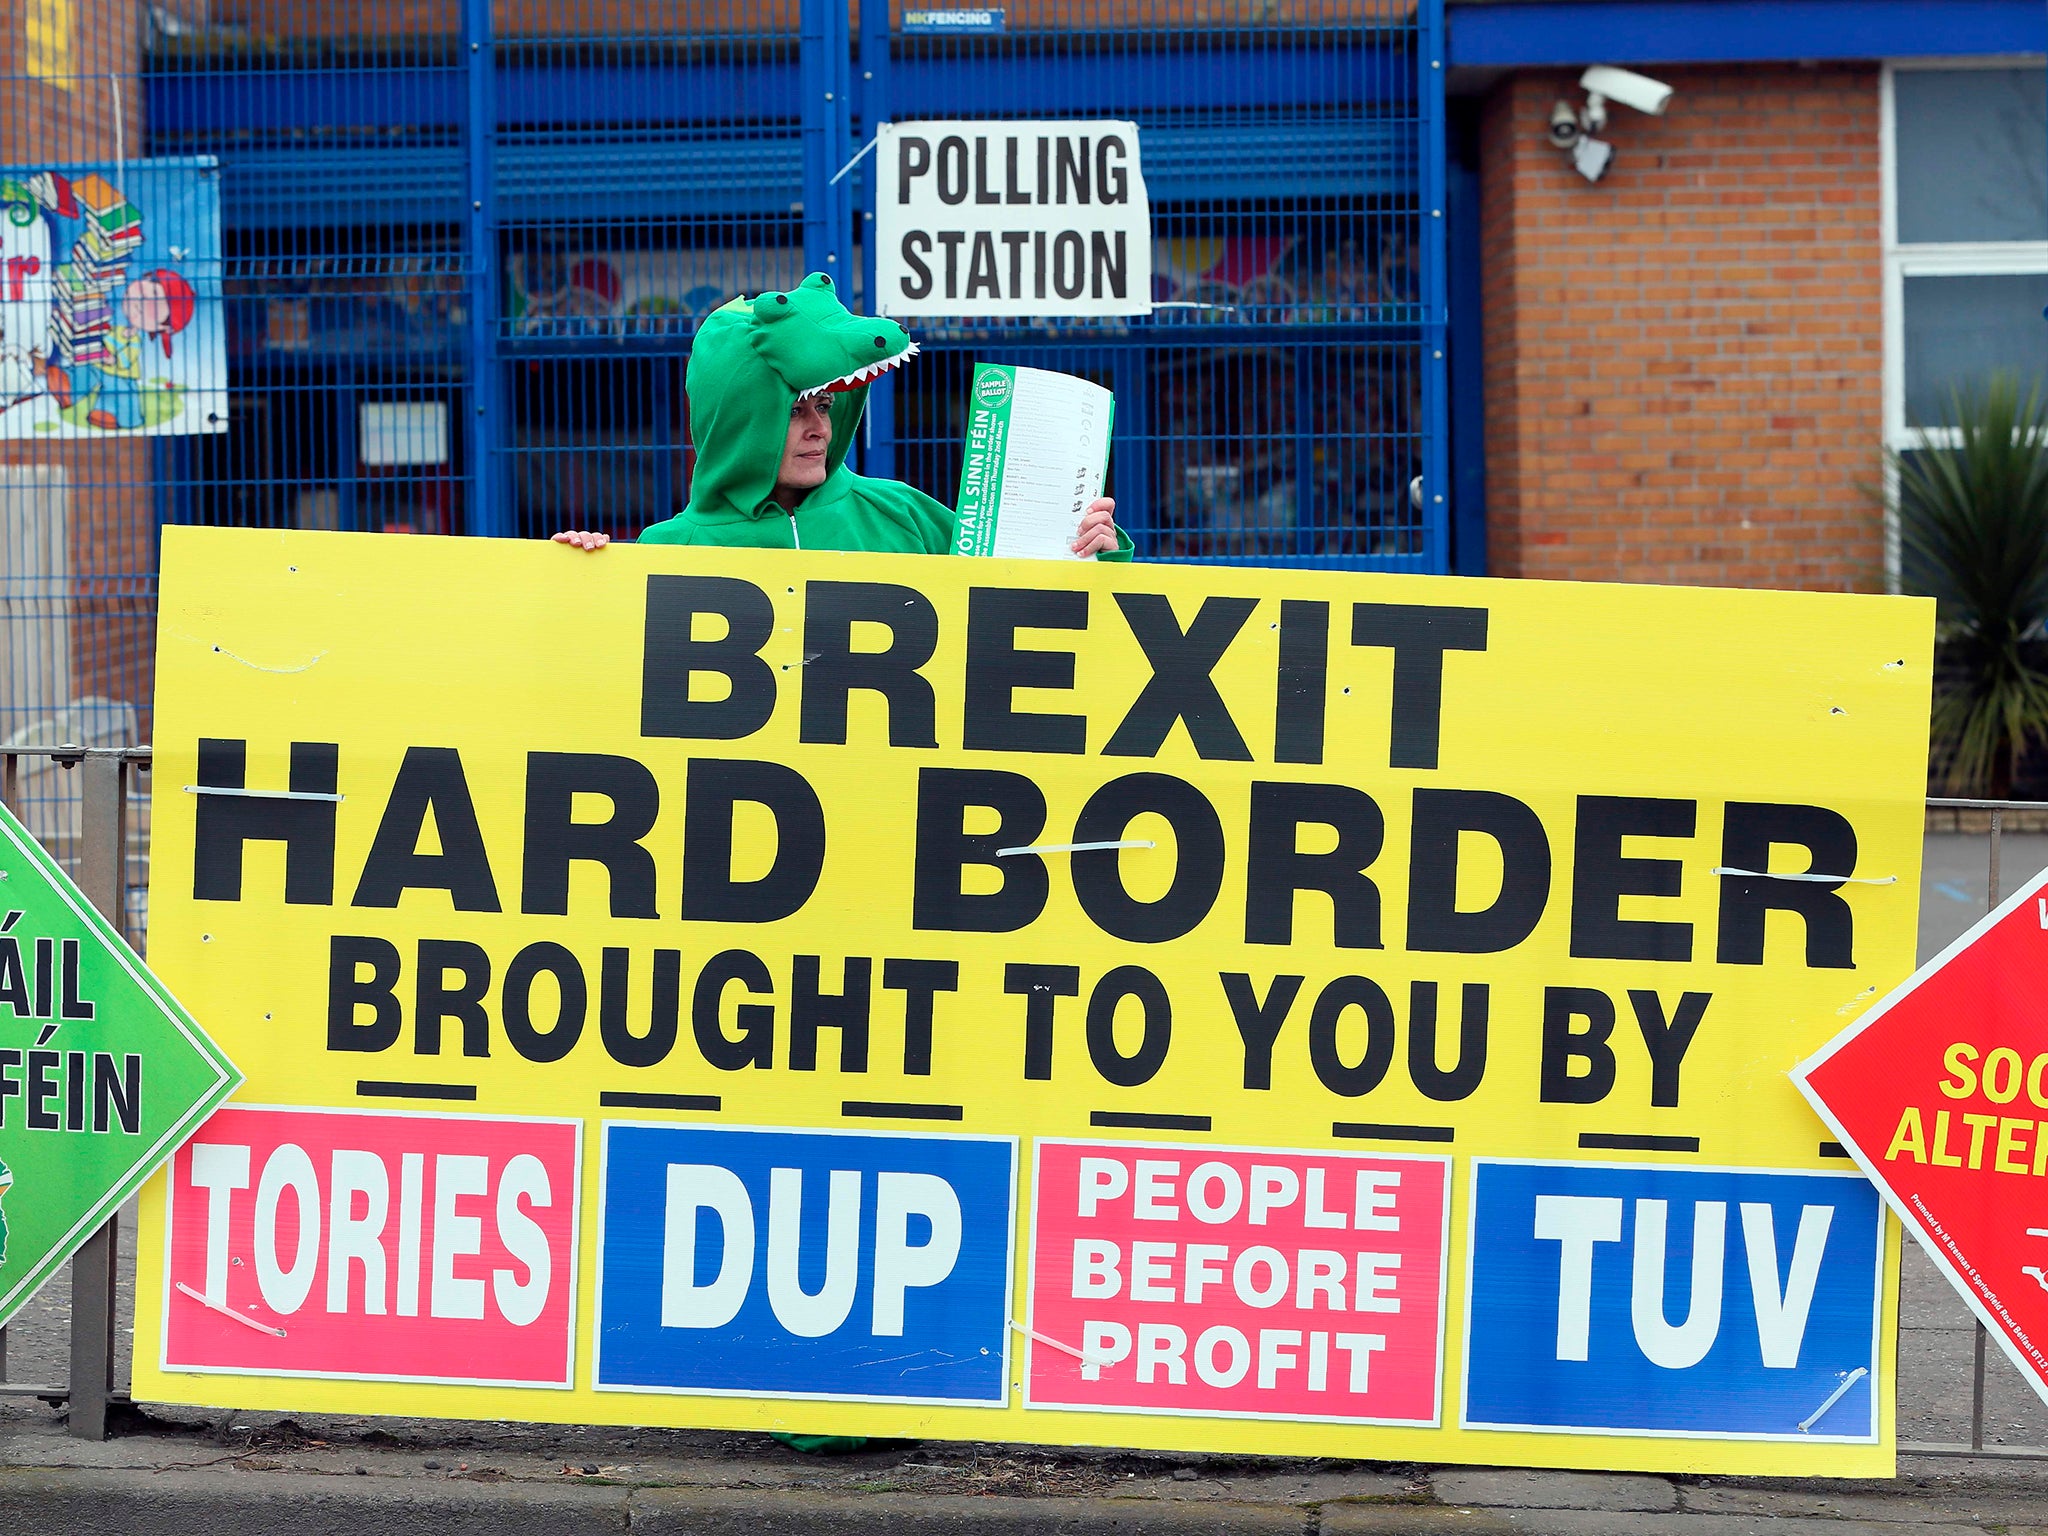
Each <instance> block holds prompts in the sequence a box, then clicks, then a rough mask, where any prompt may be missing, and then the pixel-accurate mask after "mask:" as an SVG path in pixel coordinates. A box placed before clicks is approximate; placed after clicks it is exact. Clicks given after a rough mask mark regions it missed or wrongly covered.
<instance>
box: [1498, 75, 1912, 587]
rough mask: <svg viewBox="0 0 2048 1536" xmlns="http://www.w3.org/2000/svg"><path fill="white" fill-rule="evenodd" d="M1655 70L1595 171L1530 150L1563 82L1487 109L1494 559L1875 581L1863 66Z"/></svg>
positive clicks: (1553, 80) (1540, 81)
mask: <svg viewBox="0 0 2048 1536" xmlns="http://www.w3.org/2000/svg"><path fill="white" fill-rule="evenodd" d="M1664 73H1665V74H1666V77H1667V78H1669V79H1670V80H1671V82H1672V83H1673V85H1674V86H1676V87H1677V91H1676V95H1675V96H1674V98H1673V101H1672V105H1671V110H1670V112H1669V113H1668V114H1667V115H1665V116H1664V117H1661V118H1647V117H1642V116H1639V115H1636V114H1633V113H1628V112H1617V113H1616V114H1615V117H1616V121H1615V122H1614V124H1613V125H1612V127H1611V128H1610V130H1609V133H1608V137H1609V138H1610V139H1612V141H1613V142H1614V144H1615V147H1616V160H1615V164H1614V168H1613V170H1612V171H1611V172H1610V174H1609V176H1608V178H1607V179H1606V180H1605V181H1604V182H1602V183H1600V184H1599V185H1597V186H1588V185H1586V184H1585V183H1583V182H1582V181H1580V179H1579V178H1578V177H1577V176H1576V174H1575V173H1574V172H1573V171H1572V170H1571V168H1570V166H1569V164H1568V163H1567V162H1566V161H1565V160H1564V158H1563V157H1562V156H1560V155H1557V154H1555V153H1554V152H1552V151H1550V150H1549V149H1548V148H1547V147H1546V146H1545V145H1544V144H1543V142H1542V134H1543V128H1544V125H1545V123H1546V121H1547V119H1548V116H1549V111H1550V105H1551V103H1552V102H1553V101H1554V100H1556V99H1558V98H1559V97H1561V96H1562V97H1570V96H1572V95H1573V93H1574V84H1573V82H1572V80H1571V79H1570V78H1569V77H1568V76H1565V75H1561V74H1551V73H1547V72H1541V73H1531V74H1525V75H1520V76H1514V77H1510V78H1509V79H1508V80H1506V81H1505V82H1503V83H1502V84H1501V85H1500V86H1498V87H1497V88H1496V89H1495V91H1494V92H1493V94H1492V96H1491V97H1490V98H1489V99H1488V101H1487V103H1486V107H1485V112H1484V116H1483V121H1482V127H1481V145H1482V151H1481V206H1482V224H1483V230H1482V243H1483V247H1484V284H1485V304H1484V312H1483V324H1484V332H1485V349H1484V350H1485V386H1486V424H1487V432H1488V437H1487V455H1486V457H1487V475H1488V487H1489V490H1488V502H1489V508H1488V522H1489V534H1490V565H1491V568H1492V569H1493V570H1494V571H1496V572H1498V573H1500V574H1504V575H1526V576H1545V577H1557V578H1574V579H1578V578H1592V579H1603V580H1627V581H1642V580H1667V581H1685V582H1703V583H1713V584H1740V585H1767V586H1792V587H1814V588H1835V589H1839V588H1843V587H1856V588H1863V589H1876V588H1878V587H1879V586H1880V585H1881V583H1882V571H1883V525H1882V518H1881V516H1880V514H1879V511H1878V509H1877V507H1876V505H1875V503H1874V502H1873V501H1872V499H1871V497H1870V494H1869V491H1868V489H1867V486H1868V484H1869V483H1870V482H1871V481H1872V480H1873V479H1874V478H1875V476H1876V472H1877V468H1878V454H1877V444H1878V438H1879V431H1880V419H1881V418H1880V404H1881V386H1882V380H1881V368H1882V359H1883V347H1882V339H1881V336H1880V334H1879V324H1880V321H1879V316H1880V314H1881V286H1882V261H1881V255H1882V253H1881V250H1880V247H1879V229H1878V209H1879V205H1880V195H1879V194H1880V187H1879V179H1878V178H1879V168H1878V157H1877V72H1876V70H1875V69H1874V68H1871V67H1867V66H1845V67H1832V66H1830V67H1823V68H1795V67H1790V66H1778V65H1765V66H1754V67H1727V68H1716V69H1692V70H1673V71H1668V72H1664ZM1567 467H1568V468H1567ZM1766 527H1768V528H1769V529H1771V530H1774V531H1772V532H1766V531H1764V530H1765V528H1766Z"/></svg>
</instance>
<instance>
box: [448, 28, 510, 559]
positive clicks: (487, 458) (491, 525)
mask: <svg viewBox="0 0 2048 1536" xmlns="http://www.w3.org/2000/svg"><path fill="white" fill-rule="evenodd" d="M462 60H463V64H464V66H465V68H466V70H467V75H466V85H467V94H466V97H465V100H466V106H467V113H466V117H465V120H464V132H463V136H462V139H463V143H462V150H463V166H464V170H465V175H466V186H465V188H464V190H465V192H466V193H467V196H466V198H465V201H466V202H467V203H468V204H469V208H468V218H467V221H466V222H465V225H464V232H463V251H464V253H465V255H466V256H467V258H468V265H469V410H468V412H467V413H466V415H465V420H464V425H465V426H466V427H467V429H468V430H467V432H466V433H465V434H464V442H465V445H466V447H467V449H468V464H467V466H466V467H467V468H468V470H469V494H470V505H469V508H468V512H469V516H468V519H467V521H468V524H469V528H468V531H469V532H470V533H481V534H489V535H491V536H493V537H499V538H502V537H504V536H506V535H508V534H510V533H512V532H513V531H514V530H513V526H512V516H511V511H510V507H509V505H508V503H507V500H506V497H505V495H504V492H503V489H502V488H501V486H500V485H499V478H500V476H499V470H500V467H501V466H500V465H499V462H498V454H499V451H500V450H501V449H502V448H503V447H504V446H505V444H506V443H507V442H509V441H510V438H511V430H510V428H511V424H510V423H509V422H508V421H506V419H505V410H504V389H503V387H502V385H503V381H502V380H501V379H500V378H499V377H498V210H497V198H496V191H495V183H494V181H493V172H492V152H493V149H494V147H495V141H496V136H497V127H498V119H497V107H496V101H497V93H496V90H495V89H494V87H495V85H496V81H495V79H494V77H493V70H494V69H495V64H494V62H493V49H492V41H491V0H463V3H462ZM451 531H452V530H451Z"/></svg>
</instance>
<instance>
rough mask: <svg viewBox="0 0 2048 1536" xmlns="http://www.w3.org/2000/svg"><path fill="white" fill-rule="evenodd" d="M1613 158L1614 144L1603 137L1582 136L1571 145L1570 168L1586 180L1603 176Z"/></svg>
mask: <svg viewBox="0 0 2048 1536" xmlns="http://www.w3.org/2000/svg"><path fill="white" fill-rule="evenodd" d="M1613 158H1614V146H1613V145H1612V144H1609V143H1608V142H1607V141H1606V140H1605V139H1595V138H1584V139H1581V140H1579V142H1578V143H1576V144H1574V145H1573V146H1572V169H1573V170H1575V171H1577V172H1578V173H1579V174H1580V175H1581V176H1583V177H1585V178H1586V180H1588V181H1598V180H1599V179H1600V178H1601V177H1602V176H1605V175H1606V174H1607V164H1608V162H1609V161H1610V160H1612V159H1613Z"/></svg>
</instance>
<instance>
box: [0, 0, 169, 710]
mask: <svg viewBox="0 0 2048 1536" xmlns="http://www.w3.org/2000/svg"><path fill="white" fill-rule="evenodd" d="M31 12H35V13H36V15H35V16H34V18H33V19H34V21H35V22H37V23H39V24H44V25H48V24H50V23H53V22H62V21H64V20H66V19H68V20H69V22H70V28H69V37H68V41H66V42H64V43H60V44H59V45H58V47H59V48H60V50H61V51H62V52H64V53H68V57H69V61H70V73H69V76H68V77H67V79H66V81H65V83H64V84H59V83H58V82H56V81H54V80H48V79H38V78H33V77H31V76H29V74H28V73H27V70H28V68H29V65H30V62H31V61H30V56H29V53H30V51H29V46H28V38H27V29H28V27H29V25H30V24H31V14H30V13H31ZM142 23H143V16H142V6H141V4H140V3H139V0H68V4H67V3H64V0H59V3H56V4H52V5H40V4H38V3H37V0H14V3H12V4H8V5H6V6H4V7H0V164H5V165H7V166H10V167H25V168H31V169H32V168H35V167H37V166H40V165H48V164H52V163H77V162H80V161H86V162H91V161H111V160H112V159H113V158H114V154H115V139H116V134H115V117H114V99H115V89H114V82H115V81H116V80H118V82H119V96H120V104H121V134H120V138H121V146H120V147H121V149H122V150H123V152H125V153H126V154H127V155H128V156H129V157H130V158H137V157H140V155H141V154H142V153H143V150H144V143H143V115H142V113H143V95H142V90H141V85H140V81H139V78H138V68H139V64H140V49H141V44H142ZM48 48H49V45H48V44H47V43H46V44H45V53H44V55H43V56H44V58H45V59H47V58H48V57H49V56H50V55H49V53H48V51H47V50H48ZM67 86H68V88H67ZM0 462H6V463H16V464H47V465H56V466H60V467H62V469H63V470H64V473H65V479H66V483H67V485H68V497H67V517H68V522H69V544H70V556H71V570H72V573H73V575H74V577H77V578H80V579H79V580H78V581H77V582H76V583H75V586H74V593H75V595H74V598H73V603H72V611H73V614H74V623H73V625H72V636H71V674H72V694H73V697H74V698H82V697H85V696H87V695H99V696H102V697H110V698H117V699H125V700H127V701H129V702H131V703H134V704H136V705H137V706H138V707H141V708H143V709H144V710H145V711H146V709H147V705H148V699H149V693H150V661H151V654H152V651H153V649H154V635H153V625H152V621H151V618H150V616H149V615H148V613H147V611H146V609H145V608H144V607H143V606H142V605H139V604H138V603H137V602H136V601H135V600H134V599H133V598H132V597H122V596H117V595H113V593H112V592H111V591H110V590H109V587H108V584H107V583H105V582H104V581H101V580H97V579H96V578H101V577H105V576H109V575H114V574H127V573H133V572H143V571H152V570H154V569H155V568H156V550H155V537H156V527H155V508H154V498H153V496H152V494H151V487H150V471H151V449H150V445H149V444H148V443H147V442H142V441H137V440H133V439H123V440H117V441H109V442H97V443H96V442H61V443H52V442H37V441H34V440H27V441H24V440H13V441H0ZM5 682H6V680H5V679H4V678H0V687H4V686H5ZM4 702H5V701H4V700H0V703H4ZM144 720H145V722H146V720H147V715H146V714H145V716H144ZM144 739H145V740H146V739H147V736H146V735H145V736H144Z"/></svg>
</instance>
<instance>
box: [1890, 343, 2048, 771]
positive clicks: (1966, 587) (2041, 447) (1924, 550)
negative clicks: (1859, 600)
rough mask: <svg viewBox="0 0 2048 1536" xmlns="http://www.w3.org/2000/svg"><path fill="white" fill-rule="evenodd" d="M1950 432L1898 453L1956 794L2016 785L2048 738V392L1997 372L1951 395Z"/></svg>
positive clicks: (1895, 473)
mask: <svg viewBox="0 0 2048 1536" xmlns="http://www.w3.org/2000/svg"><path fill="white" fill-rule="evenodd" d="M1944 425H1945V426H1946V427H1947V428H1948V431H1946V432H1943V433H1941V434H1939V435H1938V436H1937V435H1935V434H1928V437H1927V439H1926V440H1925V441H1924V443H1923V445H1922V446H1920V447H1917V448H1913V449H1911V450H1909V451H1907V452H1903V453H1900V452H1893V451H1890V450H1887V452H1886V460H1887V464H1888V466H1889V468H1890V470H1891V472H1892V473H1891V478H1892V482H1893V485H1894V488H1895V490H1894V494H1895V497H1896V500H1895V502H1894V505H1895V506H1896V508H1897V511H1898V527H1899V538H1900V545H1901V553H1902V556H1903V558H1902V560H1901V573H1902V577H1903V583H1904V585H1905V586H1906V589H1907V590H1908V591H1913V592H1917V593H1919V594H1920V595H1923V596H1927V597H1932V598H1933V599H1934V600H1935V603H1936V620H1935V622H1936V633H1937V635H1938V637H1939V639H1940V641H1941V644H1942V649H1943V660H1944V663H1945V665H1944V667H1943V669H1942V672H1943V676H1942V678H1941V679H1940V683H1941V686H1939V687H1938V688H1937V690H1936V693H1935V699H1934V715H1933V721H1932V736H1933V743H1932V744H1933V750H1934V760H1935V763H1936V765H1937V767H1938V769H1939V771H1940V777H1941V778H1942V780H1943V781H1944V783H1945V785H1946V787H1947V788H1948V789H1949V790H1950V792H1951V793H1960V794H1970V793H1988V794H1989V795H1990V796H1991V798H1993V799H1997V800H2004V799H2009V798H2010V797H2011V794H2012V783H2013V770H2014V765H2015V764H2016V763H2017V761H2018V760H2019V757H2020V755H2021V754H2022V753H2023V752H2025V751H2026V750H2027V748H2028V747H2030V746H2032V745H2033V744H2035V743H2036V742H2038V741H2040V740H2042V739H2043V738H2044V737H2048V667H2044V666H2043V665H2041V661H2042V652H2043V650H2044V649H2048V647H2044V646H2043V645H2042V643H2041V642H2042V640H2043V638H2044V634H2048V401H2044V399H2043V397H2042V393H2041V387H2040V386H2039V385H2038V384H2036V385H2034V386H2033V387H2032V388H2031V389H2029V390H2028V391H2027V393H2026V394H2025V395H2024V396H2022V394H2021V386H2020V384H2019V382H2018V381H2017V380H2016V379H2014V378H2012V377H2011V376H2010V375H1997V376H1994V377H1993V378H1992V379H1990V380H1989V381H1988V382H1987V383H1986V384H1985V385H1984V386H1983V387H1982V388H1980V389H1977V390H1971V391H1967V392H1965V391H1958V392H1955V393H1953V394H1952V395H1951V396H1950V410H1949V420H1948V421H1947V422H1945V423H1944Z"/></svg>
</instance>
